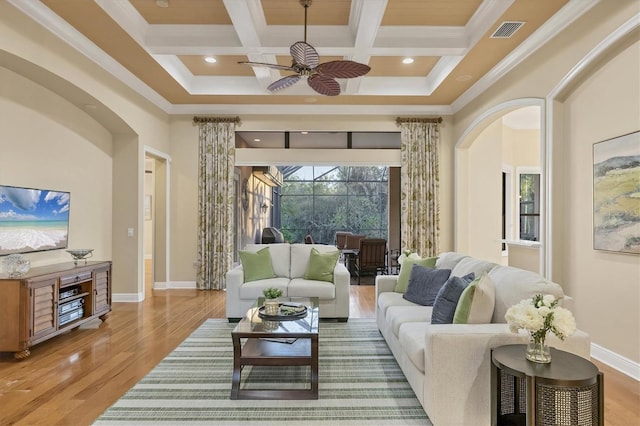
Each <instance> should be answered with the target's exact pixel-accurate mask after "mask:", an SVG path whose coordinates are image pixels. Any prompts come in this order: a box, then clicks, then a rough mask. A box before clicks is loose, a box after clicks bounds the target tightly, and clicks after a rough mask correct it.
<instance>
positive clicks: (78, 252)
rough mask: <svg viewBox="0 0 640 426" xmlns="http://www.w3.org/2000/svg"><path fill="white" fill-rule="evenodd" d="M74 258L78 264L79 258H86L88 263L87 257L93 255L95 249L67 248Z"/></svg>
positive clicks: (85, 260)
mask: <svg viewBox="0 0 640 426" xmlns="http://www.w3.org/2000/svg"><path fill="white" fill-rule="evenodd" d="M67 253H69V254H70V255H71V256H72V257H73V260H74V263H75V264H76V265H77V264H78V260H82V259H84V262H85V263H87V259H88V258H90V257H91V256H93V249H73V250H67Z"/></svg>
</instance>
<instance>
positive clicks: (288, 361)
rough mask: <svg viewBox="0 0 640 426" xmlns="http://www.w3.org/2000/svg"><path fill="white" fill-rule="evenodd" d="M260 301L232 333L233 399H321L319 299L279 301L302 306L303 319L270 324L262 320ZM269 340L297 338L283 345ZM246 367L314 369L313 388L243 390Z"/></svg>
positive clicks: (282, 299)
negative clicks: (299, 367)
mask: <svg viewBox="0 0 640 426" xmlns="http://www.w3.org/2000/svg"><path fill="white" fill-rule="evenodd" d="M263 301H264V299H263V298H260V299H258V301H257V302H256V304H255V305H254V307H253V308H251V309H249V311H248V312H247V314H246V315H245V317H244V318H243V319H242V320H240V322H239V323H238V325H237V326H236V328H235V329H234V330H233V331H232V332H231V340H232V341H233V375H232V382H231V399H318V298H317V297H312V298H280V301H281V302H296V303H303V304H304V305H306V306H307V314H306V316H304V317H303V318H296V319H286V320H282V321H270V320H265V319H263V318H260V316H259V308H260V307H261V306H262V304H263ZM267 339H291V340H293V339H295V341H294V342H293V343H281V342H278V341H272V340H267ZM245 365H263V366H264V365H268V366H295V365H309V366H311V388H310V389H285V388H282V389H240V376H241V372H242V368H243V367H244V366H245Z"/></svg>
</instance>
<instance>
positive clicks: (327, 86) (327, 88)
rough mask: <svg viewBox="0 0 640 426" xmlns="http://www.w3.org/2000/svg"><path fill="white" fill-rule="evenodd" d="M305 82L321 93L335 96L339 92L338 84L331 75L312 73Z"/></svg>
mask: <svg viewBox="0 0 640 426" xmlns="http://www.w3.org/2000/svg"><path fill="white" fill-rule="evenodd" d="M307 83H309V86H311V88H312V89H313V90H315V91H316V92H318V93H320V94H321V95H325V96H337V95H339V94H340V85H339V84H338V82H337V81H335V80H334V79H333V78H331V77H327V76H324V75H320V74H314V75H312V76H310V77H309V78H308V80H307Z"/></svg>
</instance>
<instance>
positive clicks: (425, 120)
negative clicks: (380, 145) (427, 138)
mask: <svg viewBox="0 0 640 426" xmlns="http://www.w3.org/2000/svg"><path fill="white" fill-rule="evenodd" d="M402 123H442V117H436V118H429V117H397V118H396V125H398V126H399V125H400V124H402Z"/></svg>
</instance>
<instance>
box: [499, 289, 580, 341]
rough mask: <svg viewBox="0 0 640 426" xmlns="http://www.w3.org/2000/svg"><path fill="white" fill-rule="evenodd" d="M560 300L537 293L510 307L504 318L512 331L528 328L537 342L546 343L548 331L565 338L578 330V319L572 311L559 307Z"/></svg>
mask: <svg viewBox="0 0 640 426" xmlns="http://www.w3.org/2000/svg"><path fill="white" fill-rule="evenodd" d="M558 302H559V301H558V300H557V299H556V298H555V297H554V296H552V295H550V294H545V295H542V294H537V295H535V296H533V297H532V298H531V299H525V300H522V301H520V303H518V304H517V305H514V306H512V307H510V308H509V309H508V310H507V313H506V314H505V316H504V318H505V319H506V320H507V323H508V324H509V329H510V330H511V332H512V333H518V331H519V330H526V331H528V332H529V334H530V335H531V339H532V340H533V341H534V342H536V343H540V344H542V345H544V341H545V339H546V337H547V333H548V332H552V333H553V334H555V335H556V336H557V337H558V338H559V339H560V340H564V339H565V338H566V337H568V336H571V335H572V334H573V333H574V332H575V331H576V320H575V318H574V317H573V314H572V313H571V311H569V310H567V309H565V308H561V307H559V306H558Z"/></svg>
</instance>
